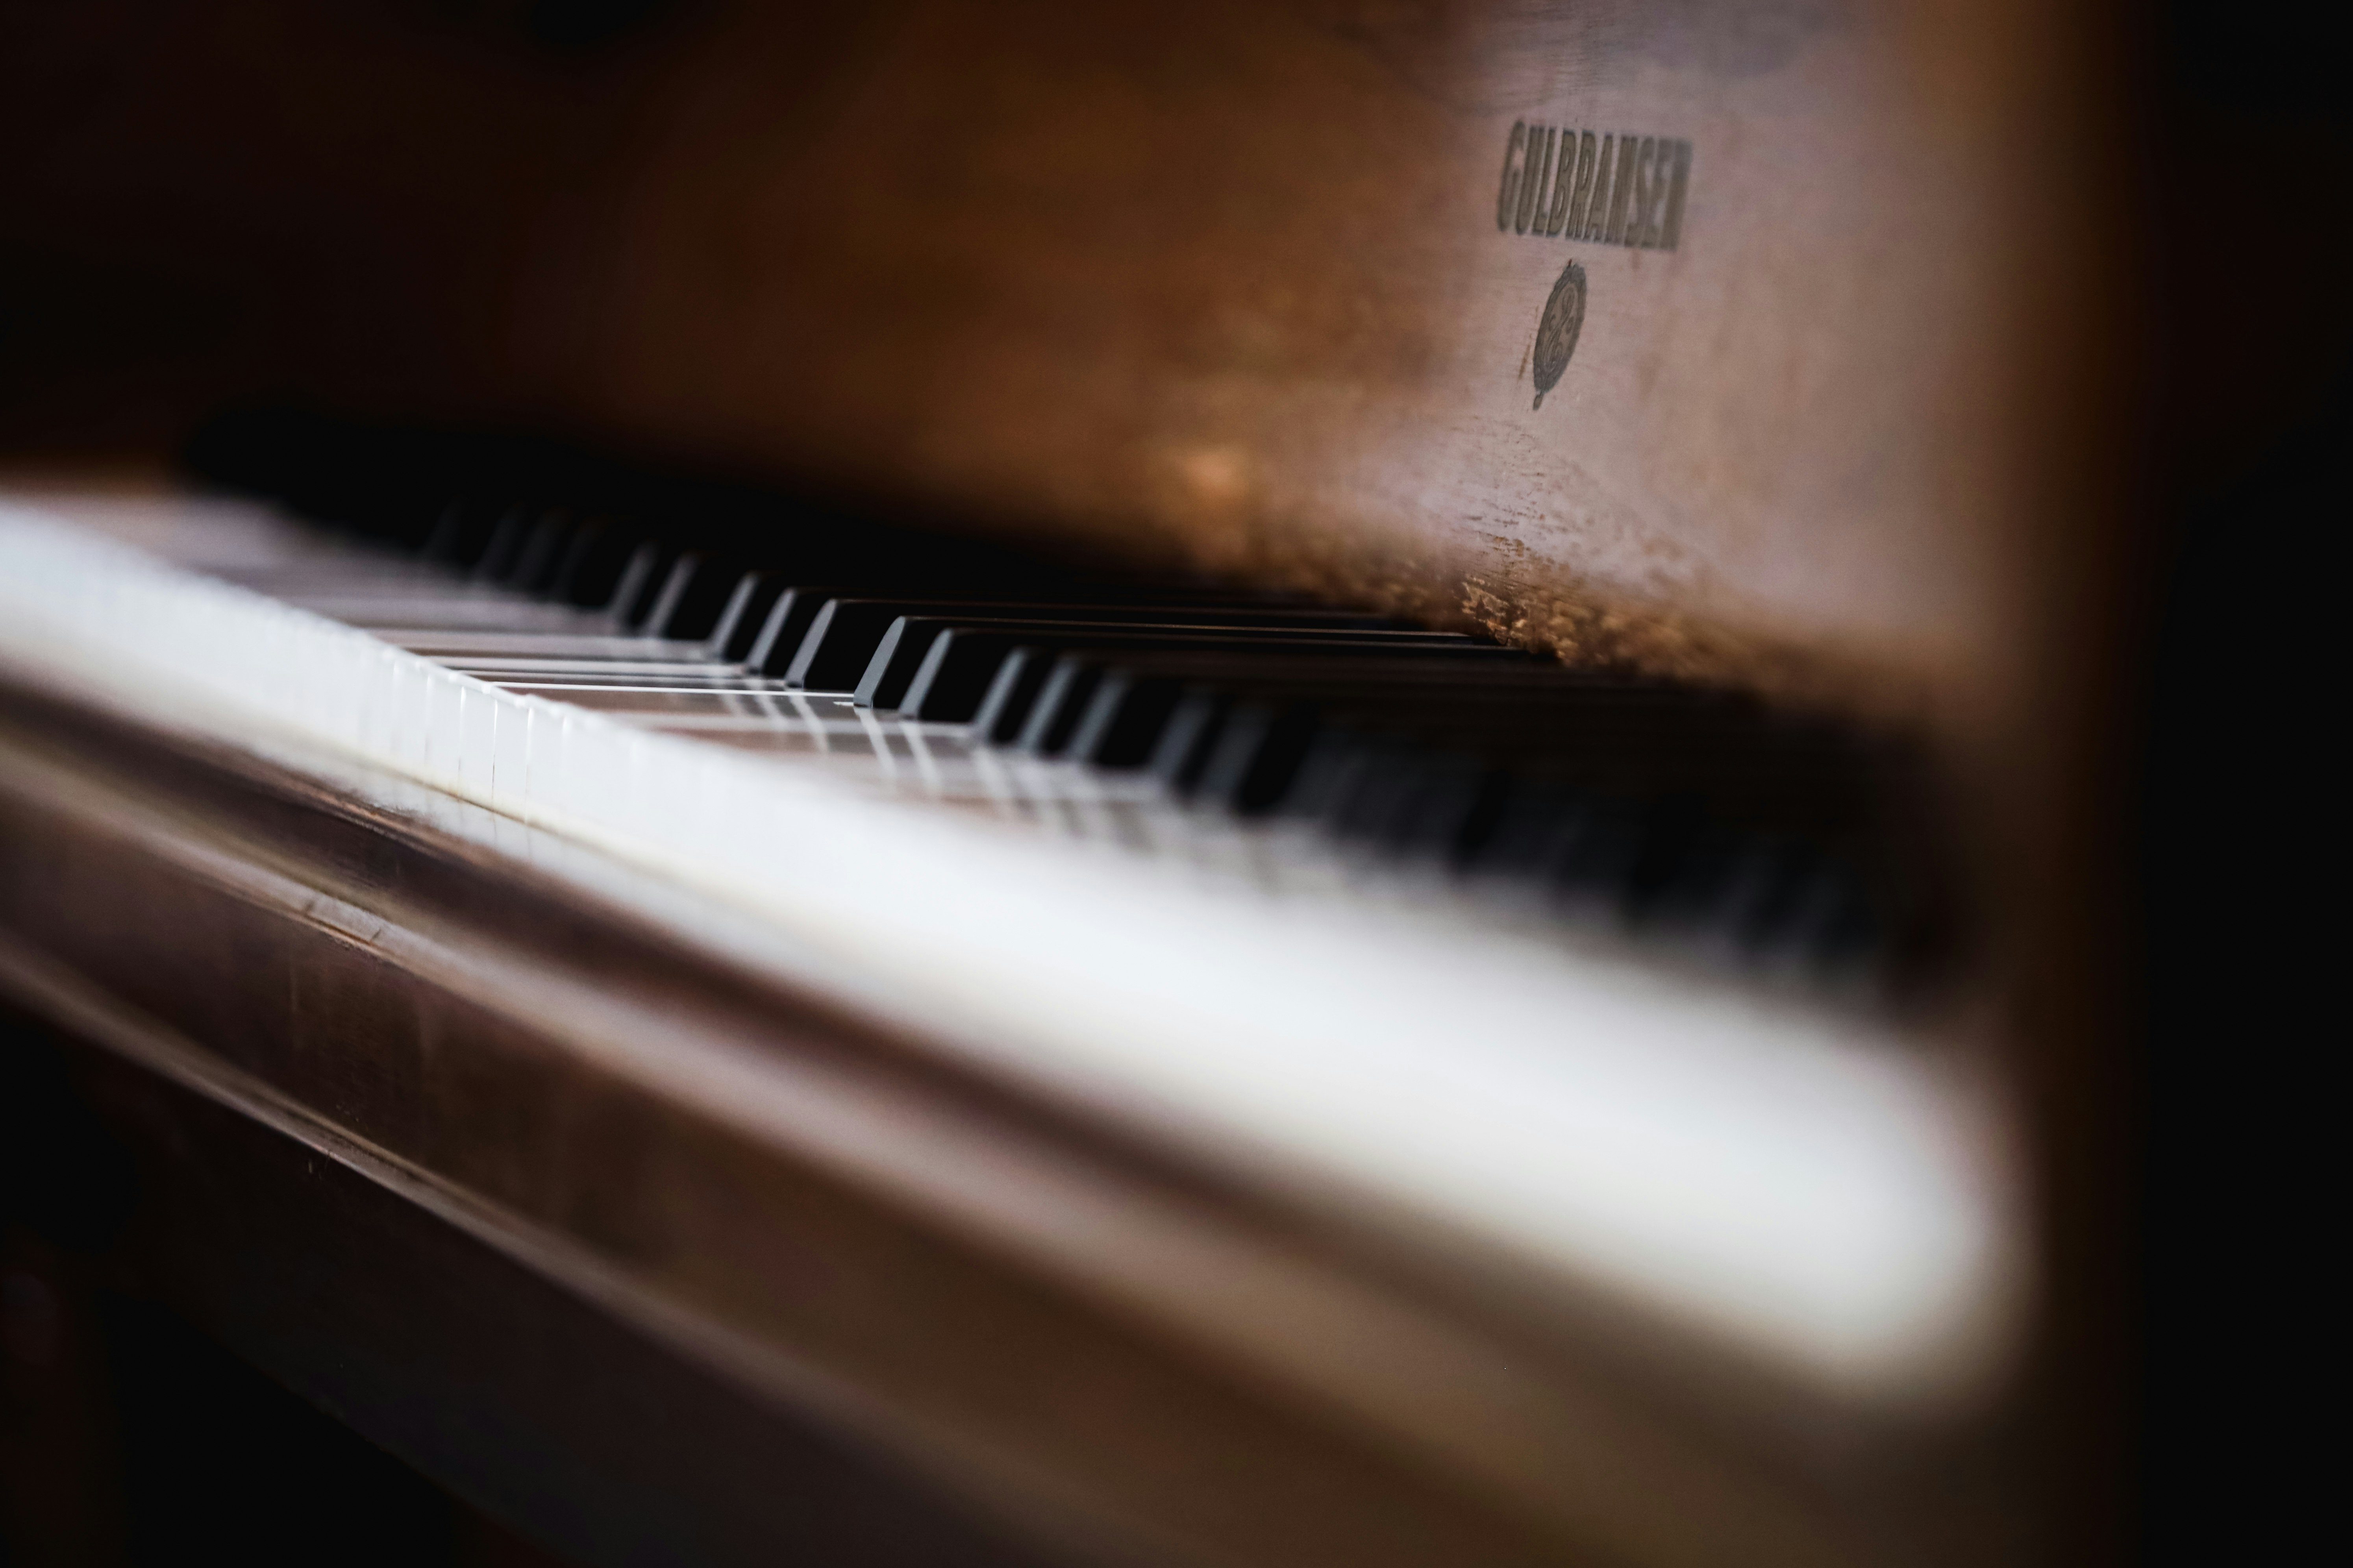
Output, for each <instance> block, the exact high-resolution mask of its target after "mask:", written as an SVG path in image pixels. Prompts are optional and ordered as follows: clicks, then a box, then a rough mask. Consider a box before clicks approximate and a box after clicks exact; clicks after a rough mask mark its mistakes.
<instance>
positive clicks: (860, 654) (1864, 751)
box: [412, 507, 1944, 979]
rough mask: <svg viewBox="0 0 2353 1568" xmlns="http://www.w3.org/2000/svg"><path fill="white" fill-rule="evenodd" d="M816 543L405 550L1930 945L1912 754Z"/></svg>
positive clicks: (903, 693) (790, 664)
mask: <svg viewBox="0 0 2353 1568" xmlns="http://www.w3.org/2000/svg"><path fill="white" fill-rule="evenodd" d="M412 538H413V536H412ZM423 553H424V554H425V555H426V556H427V558H428V559H433V560H437V561H439V562H441V563H444V564H445V565H447V566H448V567H450V568H452V569H455V570H458V571H461V572H465V573H467V574H470V575H471V576H473V577H474V578H476V579H477V580H479V581H482V582H485V583H490V584H498V585H501V586H504V587H507V588H510V589H512V590H515V591H519V592H522V593H527V594H533V595H540V596H543V597H547V598H553V599H556V600H559V601H563V602H568V603H570V604H573V605H578V606H581V607H584V608H589V609H597V610H602V611H604V612H605V613H606V614H607V616H609V617H610V619H611V621H612V622H613V623H614V624H615V625H616V626H617V627H618V628H620V629H622V630H624V631H627V632H632V633H638V634H643V635H647V636H652V637H664V638H670V639H683V640H694V641H702V642H703V643H704V644H705V647H706V649H707V652H708V653H709V655H710V657H711V658H713V659H714V660H717V661H720V662H723V663H725V664H728V665H732V666H740V667H742V668H746V669H748V670H750V671H751V672H753V673H755V674H758V675H761V676H765V677H767V678H770V679H778V680H781V681H782V682H784V683H785V684H786V685H787V686H789V687H794V688H798V689H807V690H812V691H831V692H847V693H851V694H854V696H855V699H856V700H857V701H858V702H859V703H860V704H862V705H866V706H870V707H872V708H875V709H877V710H889V711H896V712H898V713H900V714H902V715H903V716H906V717H910V718H915V719H922V720H928V721H943V722H953V723H963V724H969V725H972V726H973V727H974V732H975V734H976V737H977V738H979V739H981V740H983V741H985V742H990V743H994V744H997V745H1003V746H1008V747H1013V748H1018V750H1020V751H1022V752H1028V753H1030V754H1033V755H1036V756H1039V757H1045V758H1063V759H1069V760H1073V761H1078V762H1083V763H1090V764H1092V765H1094V766H1097V767H1102V768H1108V769H1138V768H1142V769H1148V770H1150V771H1151V772H1152V773H1154V774H1155V775H1157V776H1158V777H1159V778H1160V779H1161V780H1162V781H1163V782H1164V783H1165V784H1166V786H1167V787H1168V789H1169V790H1170V791H1171V792H1172V793H1173V794H1174V795H1176V796H1178V797H1180V798H1184V799H1188V800H1191V801H1195V802H1198V803H1202V804H1208V805H1220V806H1223V807H1225V808H1227V809H1229V810H1231V811H1234V812H1237V813H1240V814H1242V815H1246V816H1269V815H1271V816H1288V817H1294V818H1301V819H1307V820H1311V821H1314V822H1316V823H1319V824H1321V825H1322V826H1324V827H1326V828H1328V829H1329V830H1330V831H1332V832H1333V833H1335V834H1336V835H1339V836H1341V837H1345V838H1347V839H1350V840H1354V841H1357V842H1361V843H1365V844H1370V845H1377V846H1380V847H1385V848H1387V849H1388V850H1391V851H1394V852H1397V853H1399V854H1402V855H1407V856H1411V857H1417V858H1426V859H1430V860H1435V861H1440V862H1443V863H1446V864H1449V865H1451V866H1452V867H1454V868H1458V869H1460V870H1461V871H1463V872H1465V873H1469V874H1471V875H1473V876H1477V877H1483V878H1493V879H1498V880H1501V881H1503V882H1505V883H1508V884H1513V885H1516V886H1519V887H1522V888H1535V889H1543V890H1544V891H1545V892H1546V894H1547V895H1549V896H1550V897H1551V898H1553V899H1555V900H1559V901H1561V902H1563V903H1565V904H1568V905H1574V906H1580V907H1583V908H1586V909H1589V910H1596V911H1606V912H1608V913H1609V914H1611V915H1614V916H1615V917H1616V918H1618V919H1619V920H1620V921H1624V922H1626V923H1628V924H1630V925H1631V926H1634V927H1637V928H1643V929H1650V930H1663V931H1674V932H1677V933H1680V934H1683V935H1685V936H1691V937H1697V938H1701V939H1704V940H1705V941H1707V942H1709V943H1710V945H1714V946H1717V947H1721V948H1725V949H1728V950H1731V951H1735V952H1741V953H1744V954H1746V955H1748V956H1750V957H1752V958H1755V959H1758V960H1762V961H1767V962H1769V963H1774V964H1775V965H1776V966H1778V967H1793V968H1798V969H1812V970H1824V969H1826V970H1830V971H1833V972H1836V973H1841V974H1853V973H1872V974H1876V975H1878V976H1881V977H1884V978H1894V979H1901V978H1905V977H1906V976H1908V975H1910V974H1913V973H1917V972H1918V971H1919V970H1920V968H1921V967H1922V962H1923V960H1924V959H1926V958H1927V957H1929V956H1932V955H1933V953H1934V952H1935V950H1936V948H1938V947H1939V946H1940V945H1941V944H1942V942H1943V940H1944V939H1943V936H1942V922H1941V921H1940V920H1939V919H1938V918H1937V917H1938V910H1937V900H1936V899H1935V898H1934V897H1933V896H1932V888H1931V882H1932V879H1931V878H1929V877H1928V876H1927V875H1926V861H1925V858H1923V856H1922V855H1921V853H1920V848H1921V846H1922V843H1923V842H1924V838H1925V836H1924V835H1923V834H1922V833H1921V831H1920V827H1921V824H1920V823H1919V822H1918V820H1917V819H1916V815H1915V813H1913V812H1912V810H1911V809H1910V805H1909V802H1910V798H1911V797H1910V792H1909V791H1908V789H1907V788H1906V787H1905V785H1906V784H1907V783H1908V777H1907V770H1906V769H1905V767H1904V766H1903V765H1902V759H1901V758H1900V757H1899V756H1898V755H1897V754H1896V753H1895V752H1893V751H1891V750H1890V749H1888V748H1887V747H1885V746H1884V745H1880V744H1873V743H1871V742H1867V741H1865V740H1864V739H1863V738H1862V737H1859V736H1858V735H1856V734H1854V733H1853V732H1852V731H1848V730H1845V729H1842V728H1840V727H1835V726H1831V725H1829V724H1826V723H1822V722H1819V721H1799V720H1795V719H1791V718H1789V717H1788V716H1785V715H1782V714H1779V713H1777V712H1775V711H1773V710H1768V709H1767V708H1766V707H1765V706H1763V705H1762V704H1759V703H1757V702H1756V701H1754V700H1749V699H1746V698H1744V697H1742V696H1739V695H1736V694H1734V693H1731V692H1727V691H1724V690H1720V689H1703V688H1694V687H1692V686H1688V685H1682V684H1674V683H1668V682H1662V681H1656V680H1645V679H1631V678H1626V677H1620V676H1614V675H1593V674H1584V673H1579V672H1575V671H1571V670H1569V669H1567V668H1564V667H1562V666H1560V665H1559V664H1557V663H1556V662H1554V661H1552V660H1549V659H1545V658H1537V657H1535V656H1533V655H1529V654H1527V653H1525V652H1521V651H1518V650H1514V649H1510V648H1505V647H1500V646H1498V645H1496V644H1493V643H1491V642H1487V641H1484V640H1482V639H1478V638H1475V637H1466V636H1462V635H1460V634H1453V633H1435V632H1430V631H1426V630H1421V629H1418V628H1416V627H1413V626H1408V625H1405V624H1402V623H1399V622H1397V621H1395V620H1391V619H1388V618H1385V617H1382V616H1376V615H1369V614H1362V613H1356V612H1352V611H1348V610H1341V609H1333V608H1330V607H1326V606H1322V605H1311V604H1307V603H1304V602H1300V601H1294V600H1284V599H1281V598H1277V597H1272V596H1270V595H1253V594H1247V593H1237V592H1232V591H1227V590H1219V589H1217V588H1215V587H1210V586H1205V585H1202V584H1168V583H1165V582H1164V583H1153V582H1139V581H1133V580H1117V579H1108V578H1105V577H1103V576H1101V575H1076V574H1068V573H1063V572H1057V571H1053V570H1051V569H1048V568H1043V567H1039V568H1029V567H1025V566H1021V565H1018V564H1008V565H1004V566H1003V567H1002V568H1001V569H992V570H987V571H982V572H977V573H976V572H975V571H974V570H972V568H971V564H970V558H969V557H968V556H967V557H963V558H958V559H956V560H955V561H953V562H952V563H951V564H950V566H949V568H948V569H947V570H945V571H942V570H940V569H938V564H937V563H927V562H926V561H925V560H924V559H923V553H922V552H919V551H918V552H909V551H908V550H907V549H906V548H905V542H904V539H903V537H897V538H893V539H892V541H890V542H889V547H888V549H887V550H885V551H884V552H881V553H882V555H883V556H884V557H887V558H878V557H877V556H876V555H875V554H874V553H871V552H868V551H865V550H861V549H860V547H859V542H858V541H857V540H856V539H855V538H848V539H845V538H842V537H839V536H832V537H825V538H820V539H816V540H811V541H807V548H795V547H794V542H791V541H787V542H786V548H785V549H784V550H782V551H780V552H779V561H780V563H779V564H776V565H772V566H768V567H762V566H760V565H758V564H756V563H753V562H750V561H746V560H744V559H742V558H741V557H740V556H732V557H731V556H728V555H723V554H721V553H717V552H694V551H682V550H680V549H677V548H675V547H674V546H673V545H671V544H670V543H666V542H664V541H663V540H662V539H661V538H659V537H657V536H648V535H645V534H642V533H638V532H633V531H628V530H626V529H623V528H622V527H620V526H619V525H617V524H612V523H601V522H597V521H575V519H573V518H571V517H569V516H567V515H565V514H562V513H554V512H549V513H541V514H536V515H534V514H533V513H531V512H529V511H522V510H508V511H505V512H502V513H499V514H495V515H494V514H491V513H487V512H484V511H481V510H476V509H470V508H466V507H458V508H452V509H450V510H448V511H446V512H445V513H443V514H442V515H441V517H440V519H439V521H438V523H437V524H436V525H435V527H434V528H433V530H432V531H431V533H430V535H429V536H428V537H427V539H426V541H425V542H424V546H423ZM787 560H789V561H791V562H794V563H796V564H783V563H782V562H784V561H787ZM800 562H807V563H808V564H806V565H802V564H797V563H800ZM976 577H977V578H979V579H980V580H978V581H975V578H976Z"/></svg>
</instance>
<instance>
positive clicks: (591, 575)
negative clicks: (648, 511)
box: [547, 517, 623, 609]
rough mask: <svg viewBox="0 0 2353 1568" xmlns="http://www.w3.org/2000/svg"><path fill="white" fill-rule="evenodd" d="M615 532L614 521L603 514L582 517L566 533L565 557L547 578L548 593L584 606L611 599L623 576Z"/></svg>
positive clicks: (566, 601) (594, 605)
mask: <svg viewBox="0 0 2353 1568" xmlns="http://www.w3.org/2000/svg"><path fill="white" fill-rule="evenodd" d="M613 533H614V529H613V525H612V524H611V523H609V522H607V521H606V520H605V519H603V518H599V517H588V518H583V519H581V520H580V521H579V523H578V525H577V526H576V527H575V528H574V529H573V530H572V531H571V532H570V533H569V534H567V535H566V536H565V541H564V554H563V558H562V559H561V560H559V561H558V562H557V563H556V564H555V573H554V575H553V576H552V577H550V578H549V579H548V584H547V596H548V597H549V598H551V599H554V600H555V601H556V602H557V603H559V604H565V605H579V606H581V607H582V608H584V609H589V608H596V607H598V606H599V605H602V604H603V602H604V601H605V600H608V599H610V598H611V597H612V594H613V587H614V584H615V583H616V582H617V580H618V578H619V576H620V563H621V556H622V553H623V552H622V551H621V550H620V549H619V548H618V545H619V542H618V541H617V540H616V539H615V538H614V537H613ZM597 579H601V580H602V590H603V597H602V598H601V599H600V598H598V597H596V595H597V592H598V587H597V582H596V580H597Z"/></svg>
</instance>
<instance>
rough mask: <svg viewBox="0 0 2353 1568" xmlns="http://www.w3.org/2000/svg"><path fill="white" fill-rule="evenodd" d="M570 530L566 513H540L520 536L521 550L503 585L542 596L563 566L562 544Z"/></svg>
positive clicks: (570, 522)
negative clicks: (521, 537) (521, 538)
mask: <svg viewBox="0 0 2353 1568" xmlns="http://www.w3.org/2000/svg"><path fill="white" fill-rule="evenodd" d="M572 529H573V521H572V517H571V514H570V513H568V512H564V511H547V512H542V513H541V514H540V515H539V516H538V517H537V518H536V519H535V520H533V522H532V525H531V528H530V531H528V532H527V533H526V534H525V535H524V536H523V544H522V549H521V550H520V551H518V552H516V553H515V559H514V564H513V565H512V567H510V568H509V569H508V571H507V574H506V577H505V580H504V585H505V586H507V587H510V588H512V589H513V590H515V591H516V592H517V593H520V594H543V593H545V592H546V591H547V589H548V587H549V585H550V584H553V583H554V581H555V574H556V573H557V572H558V571H559V570H561V569H562V567H563V565H564V545H565V541H566V540H567V539H569V538H570V537H571V533H572Z"/></svg>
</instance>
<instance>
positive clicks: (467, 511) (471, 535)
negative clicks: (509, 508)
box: [419, 500, 498, 572]
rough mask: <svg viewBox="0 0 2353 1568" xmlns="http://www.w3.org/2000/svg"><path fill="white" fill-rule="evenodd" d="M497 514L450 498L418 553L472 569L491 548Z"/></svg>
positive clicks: (429, 559)
mask: <svg viewBox="0 0 2353 1568" xmlns="http://www.w3.org/2000/svg"><path fill="white" fill-rule="evenodd" d="M497 526H498V514H497V513H496V512H494V511H491V510H488V509H486V508H484V507H481V506H480V505H478V504H473V503H470V502H467V501H462V500H459V501H451V502H450V503H449V504H448V505H447V506H445V507H443V508H442V509H441V511H440V514H439V516H438V519H437V520H436V521H435V522H434V524H433V528H432V531H431V532H429V533H428V534H427V536H426V540H425V547H424V549H423V550H422V551H421V552H419V553H421V554H422V555H423V556H424V558H425V559H426V560H427V561H430V562H433V563H436V564H437V565H442V566H448V567H451V568H453V569H454V570H457V571H459V572H470V571H472V570H473V569H474V567H476V566H477V565H479V564H480V563H481V559H482V554H483V552H485V551H487V550H488V549H489V548H490V545H491V531H492V530H494V529H495V528H496V527H497Z"/></svg>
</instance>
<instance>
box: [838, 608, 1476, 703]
mask: <svg viewBox="0 0 2353 1568" xmlns="http://www.w3.org/2000/svg"><path fill="white" fill-rule="evenodd" d="M990 608H994V606H991V607H990ZM1024 614H1025V615H1034V614H1035V611H1034V610H1025V612H1024ZM950 633H955V634H956V635H955V637H950V636H948V634H950ZM1294 641H1295V642H1302V643H1309V644H1314V645H1315V646H1319V647H1332V648H1350V647H1357V646H1359V645H1367V644H1369V645H1372V646H1377V647H1446V648H1451V647H1477V646H1480V645H1477V644H1473V643H1471V642H1470V641H1469V639H1467V638H1463V637H1457V636H1455V635H1453V634H1451V633H1444V632H1419V631H1410V632H1408V631H1390V630H1385V629H1366V628H1365V627H1364V626H1360V625H1358V624H1356V623H1355V620H1354V618H1349V619H1341V618H1338V617H1334V618H1331V619H1326V618H1324V617H1322V616H1293V615H1291V614H1289V613H1287V612H1271V613H1270V612H1265V611H1242V612H1234V611H1227V610H1221V609H1216V608H1199V607H1192V606H1180V607H1177V608H1173V609H1169V608H1161V607H1157V606H1149V607H1128V606H1122V605H1075V606H1071V608H1070V613H1069V614H1068V615H1067V616H1058V617H1056V618H1053V619H1023V618H1015V617H1011V616H1007V617H1001V618H1000V617H997V616H965V615H961V614H957V615H944V616H902V617H901V618H900V619H899V620H898V621H896V622H893V623H892V626H891V628H890V630H889V631H887V632H885V633H884V634H883V637H882V641H881V643H880V644H879V645H878V646H877V647H876V649H875V653H874V657H873V658H872V659H871V660H870V661H869V662H868V665H867V668H866V672H865V673H864V674H863V675H862V676H860V679H859V683H858V687H857V689H856V696H857V700H858V701H859V703H860V705H861V706H866V707H872V708H880V709H883V710H893V709H895V710H901V711H903V712H907V713H908V714H910V716H912V717H917V718H923V719H933V720H944V721H951V722H956V721H963V720H965V719H968V718H970V717H971V716H972V713H973V712H974V711H976V710H977V708H978V706H979V702H980V699H981V696H982V695H983V694H984V693H985V692H986V691H987V681H988V679H989V677H990V671H989V670H988V669H987V665H988V664H989V663H990V662H992V661H993V660H995V659H997V658H1003V657H1004V655H1005V654H1006V653H1007V652H1008V651H1009V650H1011V649H1012V648H1014V647H1039V648H1047V647H1053V648H1063V649H1072V650H1075V649H1082V648H1089V647H1100V648H1103V649H1106V650H1113V649H1119V650H1128V649H1134V650H1142V649H1155V648H1167V649H1182V648H1201V649H1208V648H1217V647H1226V646H1228V645H1229V644H1232V645H1237V646H1257V645H1272V644H1276V643H1289V642H1294ZM935 654H936V657H934V655H935Z"/></svg>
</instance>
